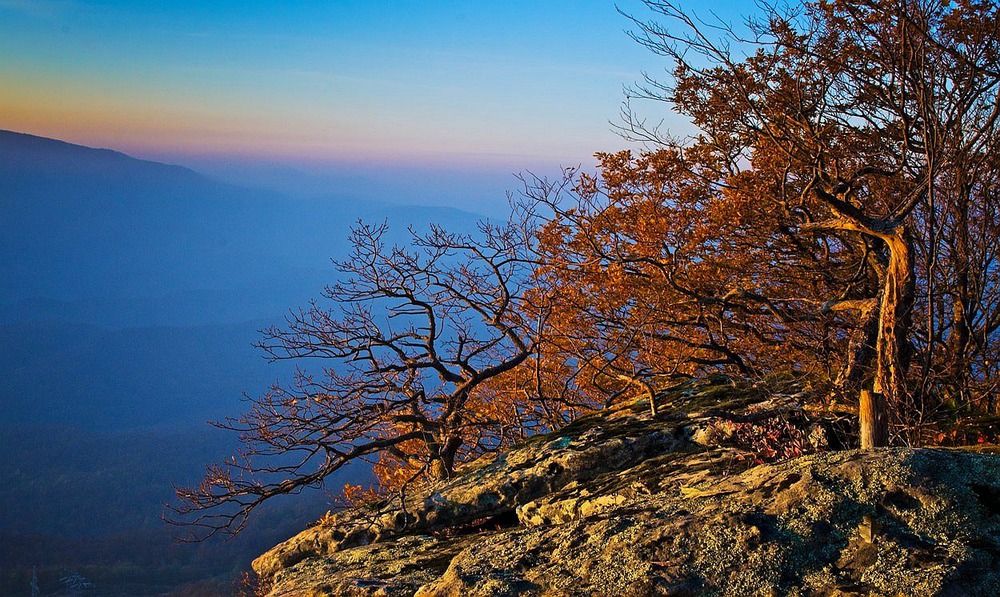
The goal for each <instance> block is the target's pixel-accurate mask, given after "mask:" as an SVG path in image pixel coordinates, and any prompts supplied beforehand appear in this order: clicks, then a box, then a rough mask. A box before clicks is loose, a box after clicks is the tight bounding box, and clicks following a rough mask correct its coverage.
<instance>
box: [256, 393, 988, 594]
mask: <svg viewBox="0 0 1000 597" xmlns="http://www.w3.org/2000/svg"><path fill="white" fill-rule="evenodd" d="M699 388H700V389H701V390H702V391H703V393H708V392H710V393H711V394H712V402H713V404H715V405H717V406H716V407H714V408H706V407H702V406H701V405H700V404H699V402H700V401H702V400H703V399H704V396H703V395H702V393H699ZM665 398H666V399H672V404H670V405H665V406H668V407H667V408H661V409H660V416H659V417H657V418H656V419H651V418H649V417H648V416H646V415H644V414H643V412H644V411H643V410H641V409H638V408H636V409H631V408H621V409H617V410H612V411H607V412H604V413H600V414H597V415H593V416H590V417H585V418H584V419H582V420H578V421H577V422H575V423H573V424H571V425H570V426H569V427H567V428H566V429H564V430H562V431H560V432H557V433H555V434H552V435H549V436H545V437H539V438H534V439H533V440H531V441H529V442H526V443H525V444H524V445H522V446H520V447H517V448H515V449H513V450H510V451H508V452H506V453H503V454H498V455H492V456H489V457H486V458H484V459H482V460H481V461H479V462H476V463H472V464H471V465H470V466H467V467H466V468H465V469H464V470H462V471H460V473H459V474H458V475H457V476H456V477H455V478H454V479H452V480H450V481H448V482H444V483H439V484H437V485H435V486H427V487H423V488H414V489H411V490H410V491H409V492H408V497H407V499H406V503H405V507H403V508H400V505H399V504H398V502H397V503H396V504H395V510H393V509H392V508H393V507H392V505H391V504H389V503H387V504H384V505H383V506H384V507H385V508H386V509H388V511H387V512H383V513H380V514H379V515H378V516H375V515H373V513H372V512H371V511H367V512H366V511H363V510H349V511H345V512H341V513H339V514H337V515H335V516H333V517H331V518H330V520H328V521H327V522H326V523H325V524H324V525H323V526H318V527H316V528H313V529H309V530H307V531H304V532H303V533H301V534H299V535H298V536H296V537H293V538H292V539H290V540H288V541H286V542H285V543H283V544H282V545H279V546H277V547H275V548H274V549H272V550H271V551H269V552H268V553H267V554H264V555H263V556H261V557H260V558H258V559H257V560H256V561H255V562H254V568H255V570H256V571H257V573H258V574H260V575H261V576H262V577H265V578H267V579H268V580H269V581H271V583H272V587H273V589H272V592H271V595H275V596H278V595H282V596H292V595H301V596H305V595H371V596H375V595H421V596H431V595H478V596H487V595H489V596H496V597H498V596H502V595H567V596H568V595H703V594H704V595H734V596H735V595H740V596H742V595H868V594H875V595H879V594H881V595H952V594H954V595H996V594H1000V456H997V455H993V454H989V453H978V452H975V451H965V450H928V449H904V448H897V449H886V450H879V451H875V452H859V451H852V450H848V451H836V452H834V451H827V452H816V451H815V450H816V447H817V446H815V445H813V444H812V443H810V442H806V443H804V444H803V446H802V451H803V452H804V454H803V455H801V456H798V457H796V458H792V459H789V460H785V461H782V462H766V463H764V464H757V463H758V462H759V461H760V457H761V454H760V453H755V452H754V449H752V447H748V446H745V445H741V444H740V443H739V442H740V438H739V437H734V436H729V437H726V436H724V435H722V436H720V437H718V438H716V439H714V440H712V441H696V440H697V439H698V433H699V430H703V429H708V428H711V427H712V426H717V425H718V424H719V421H720V420H746V421H751V422H753V420H754V417H756V416H757V414H759V413H761V412H765V413H770V412H777V413H780V417H781V418H782V420H783V421H785V422H788V421H791V422H792V423H791V424H792V425H794V428H795V429H800V430H802V431H803V435H804V436H808V434H809V433H812V432H815V429H816V428H817V427H820V428H823V429H828V428H829V426H825V425H826V423H827V422H825V421H823V420H822V417H819V416H817V415H816V414H815V413H807V412H805V411H803V410H801V409H798V410H797V409H796V408H795V406H794V404H792V402H794V401H789V400H787V399H784V400H782V399H780V398H781V397H778V398H779V400H777V402H776V401H775V397H774V396H767V395H765V394H763V393H760V392H755V391H754V390H753V388H746V387H742V388H741V387H733V386H732V385H731V384H729V385H722V384H704V383H703V384H701V385H700V386H699V385H698V384H695V383H692V384H690V385H688V386H685V387H682V388H680V389H679V390H678V391H677V393H676V394H675V395H673V396H666V397H665ZM786 398H787V397H786ZM720 404H721V407H720V406H718V405H720ZM754 405H757V406H756V407H755V406H754ZM695 409H697V412H694V411H695ZM720 413H722V415H724V416H720ZM727 413H728V414H727ZM729 415H734V416H730V417H729V419H726V416H729ZM741 417H742V419H741ZM827 437H829V436H827ZM701 439H704V438H701ZM400 512H405V516H404V517H403V518H400V516H399V514H400Z"/></svg>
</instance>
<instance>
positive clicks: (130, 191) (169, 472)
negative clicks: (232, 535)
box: [0, 131, 477, 595]
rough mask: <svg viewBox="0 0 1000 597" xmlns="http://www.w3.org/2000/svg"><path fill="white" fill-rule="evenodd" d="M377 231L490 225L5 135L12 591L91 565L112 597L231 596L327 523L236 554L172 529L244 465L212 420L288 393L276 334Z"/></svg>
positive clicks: (0, 312)
mask: <svg viewBox="0 0 1000 597" xmlns="http://www.w3.org/2000/svg"><path fill="white" fill-rule="evenodd" d="M331 191H333V192H336V189H331ZM359 219H363V220H367V221H383V220H388V222H389V224H390V228H391V230H392V239H394V240H397V241H398V240H404V239H405V238H406V236H407V232H406V229H407V226H411V225H412V226H415V227H417V228H422V227H426V226H427V225H428V224H431V223H436V224H442V225H444V226H446V227H447V228H449V229H453V230H466V231H467V230H470V229H472V226H473V225H474V223H475V221H476V220H477V217H476V216H475V215H473V214H469V213H465V212H461V211H459V210H455V209H449V208H432V207H412V206H397V205H392V204H389V203H380V202H374V201H362V200H354V199H350V198H339V199H335V198H328V199H310V200H302V199H294V198H291V197H287V196H284V195H282V194H280V193H278V192H275V191H269V190H261V189H252V188H243V187H239V186H234V185H232V184H227V183H223V182H219V181H216V180H213V179H212V178H210V177H207V176H204V175H202V174H200V173H198V172H196V171H195V170H191V169H189V168H185V167H182V166H171V165H167V164H161V163H158V162H153V161H147V160H140V159H136V158H133V157H130V156H128V155H126V154H124V153H120V152H117V151H113V150H109V149H94V148H90V147H85V146H81V145H74V144H72V143H65V142H63V141H57V140H54V139H47V138H44V137H37V136H34V135H27V134H23V133H15V132H11V131H0V375H2V376H3V379H4V383H3V384H2V385H0V404H2V405H3V412H4V417H5V418H4V420H3V425H4V426H5V427H4V428H3V429H0V474H3V475H5V476H4V479H5V482H4V489H3V490H0V506H2V508H3V510H4V511H5V512H8V513H9V516H7V517H6V518H4V520H3V523H2V524H0V543H3V544H4V545H5V546H6V549H2V550H0V576H3V579H0V594H5V595H6V594H19V593H22V592H26V591H27V587H28V583H29V580H30V578H31V575H32V569H33V567H34V566H36V565H37V566H38V575H39V578H40V580H41V582H42V584H43V586H46V585H45V583H46V582H49V583H50V584H51V583H53V582H56V581H57V579H58V578H59V576H60V575H62V574H64V572H65V571H67V570H73V569H74V568H76V569H81V570H82V569H83V568H84V567H85V570H84V571H85V572H86V576H87V578H88V579H90V580H93V581H95V583H96V584H97V585H98V586H99V587H102V588H104V589H108V590H111V589H110V587H116V586H117V587H118V588H117V589H116V590H117V592H111V593H102V594H127V595H141V594H157V595H160V594H164V593H166V592H167V591H169V590H170V589H171V588H176V587H178V586H179V584H180V583H183V582H187V581H191V580H194V579H206V578H210V577H217V580H219V577H221V580H219V582H221V586H222V587H223V590H222V591H220V592H217V593H215V594H229V593H230V592H231V587H230V585H229V581H228V580H227V577H228V576H229V575H231V574H232V573H233V572H234V571H236V570H238V569H239V567H240V566H245V565H247V564H248V563H249V559H250V556H251V555H253V554H256V553H259V552H260V551H261V550H263V549H264V548H265V547H267V546H268V545H272V544H273V543H274V542H275V541H277V540H278V538H280V537H282V536H287V535H288V534H289V533H291V532H294V531H296V530H298V529H300V528H302V525H304V524H305V523H306V522H307V521H310V520H314V519H315V518H316V517H318V516H319V515H320V514H322V512H323V511H325V509H326V508H327V507H328V505H327V504H326V503H325V502H326V500H325V499H324V496H323V494H321V493H319V494H317V495H315V496H314V498H313V499H312V500H307V502H308V503H305V504H302V506H301V509H299V506H296V507H295V508H293V509H291V510H288V509H284V508H283V509H275V510H274V516H273V517H271V518H270V519H269V518H268V517H264V518H263V519H262V520H261V522H260V523H258V525H257V526H256V527H254V528H251V529H250V530H249V534H247V535H244V536H242V537H240V538H238V539H237V540H236V541H233V542H230V543H226V544H225V547H220V545H219V544H213V545H212V546H208V547H205V546H202V547H191V546H178V545H173V544H171V541H170V535H171V534H172V533H173V532H174V530H173V529H166V528H163V526H162V524H161V522H160V521H159V520H158V518H157V516H158V514H159V513H160V512H161V510H162V504H163V502H164V501H167V500H169V499H170V496H171V485H172V484H175V483H176V484H180V483H192V482H195V481H196V480H197V479H199V478H201V474H202V472H203V467H204V466H205V465H207V464H209V463H210V462H212V461H215V460H219V459H220V458H221V457H222V456H224V455H226V454H230V453H231V450H232V449H233V444H234V443H235V438H234V437H232V436H229V435H226V434H221V433H219V432H212V431H211V430H210V429H208V428H207V427H206V426H205V422H207V421H210V420H218V419H221V418H224V417H227V416H238V415H240V414H241V411H242V409H243V405H242V404H241V403H240V397H241V396H242V395H243V393H244V392H246V393H249V394H257V393H260V392H263V391H266V389H267V387H268V385H269V384H271V383H273V382H274V381H275V380H276V379H279V378H287V375H288V374H289V371H288V367H287V366H267V365H266V362H265V360H264V359H263V358H262V355H261V354H260V353H259V352H258V351H256V350H254V349H253V348H252V346H251V344H252V343H253V342H254V341H255V340H257V339H258V338H259V333H258V332H257V330H258V329H259V328H261V327H263V326H265V325H267V324H269V323H272V322H280V321H281V319H282V316H283V315H284V314H285V313H287V312H288V310H289V309H296V308H298V307H303V306H306V304H307V302H308V301H309V300H310V299H312V298H318V297H319V295H320V292H321V290H322V288H323V286H324V285H325V284H328V283H331V282H333V281H334V279H335V275H336V272H335V270H334V269H333V268H332V267H331V265H330V259H331V258H332V259H343V258H345V257H347V251H348V249H349V245H348V243H347V235H348V233H349V230H350V226H351V225H352V224H353V223H354V222H356V221H357V220H359ZM366 474H367V472H366V471H364V470H359V471H356V472H354V473H350V474H349V475H347V476H345V477H342V478H341V480H340V481H339V482H344V481H347V480H352V481H354V482H358V481H359V480H360V479H362V478H364V477H365V475H366ZM329 489H330V490H331V491H332V492H336V491H337V490H338V489H339V486H338V485H337V482H332V483H331V485H330V487H329ZM296 503H299V502H296ZM126 585H127V586H126ZM123 587H125V588H123ZM176 591H177V592H176V593H175V594H195V593H197V594H211V593H198V592H197V591H195V590H190V591H189V590H187V589H184V588H176Z"/></svg>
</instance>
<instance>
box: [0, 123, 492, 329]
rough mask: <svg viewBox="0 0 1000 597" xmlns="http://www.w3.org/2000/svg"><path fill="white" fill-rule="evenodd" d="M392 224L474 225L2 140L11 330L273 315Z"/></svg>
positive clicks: (453, 213) (1, 290)
mask: <svg viewBox="0 0 1000 597" xmlns="http://www.w3.org/2000/svg"><path fill="white" fill-rule="evenodd" d="M335 191H336V190H335V189H331V193H333V192H335ZM386 218H388V219H389V221H390V223H391V225H392V228H393V231H394V238H396V239H400V238H403V237H404V236H405V231H406V227H407V226H410V225H414V226H416V227H418V228H422V227H426V225H427V224H428V223H432V222H433V223H440V224H444V225H446V226H449V227H453V228H455V227H458V228H468V227H469V226H470V225H471V223H472V222H474V221H475V219H476V217H475V216H473V215H472V214H468V213H464V212H461V211H458V210H454V209H447V208H428V207H412V206H396V205H391V204H389V203H375V202H371V201H357V200H352V199H350V198H342V197H341V198H338V197H335V196H331V197H329V198H326V199H314V200H301V199H291V198H288V197H285V196H282V195H280V194H278V193H276V192H273V191H267V190H260V189H247V188H241V187H237V186H233V185H228V184H223V183H220V182H216V181H214V180H211V179H209V178H207V177H204V176H202V175H200V174H197V173H195V172H193V171H191V170H188V169H186V168H181V167H177V166H168V165H164V164H159V163H155V162H149V161H144V160H137V159H134V158H131V157H128V156H126V155H124V154H121V153H117V152H114V151H109V150H100V149H91V148H87V147H82V146H79V145H72V144H68V143H63V142H61V141H55V140H51V139H44V138H40V137H34V136H31V135H24V134H20V133H12V132H6V131H0V256H2V257H3V259H0V279H3V280H4V284H3V285H0V305H6V307H7V309H6V315H5V316H4V320H6V321H12V320H23V318H29V319H38V318H55V319H59V320H64V319H66V318H67V316H72V317H73V319H74V320H76V321H88V322H94V323H111V324H117V325H132V324H140V323H159V324H171V323H173V324H186V323H218V322H219V321H220V319H207V318H206V317H205V316H204V313H205V311H203V310H202V309H199V305H200V304H201V305H204V306H205V308H206V310H207V312H208V313H211V314H212V316H213V317H217V318H225V320H226V321H243V320H247V319H255V318H260V317H270V316H272V315H273V314H274V313H275V310H276V309H277V308H278V306H279V305H281V306H282V307H281V309H284V308H287V307H291V306H294V305H296V304H300V303H302V302H304V301H305V300H306V299H308V298H310V297H312V296H315V295H316V294H318V292H319V290H320V288H321V287H322V285H323V284H324V283H325V282H329V281H330V277H331V275H332V272H331V269H330V267H329V259H330V258H335V257H342V256H344V255H345V253H346V251H347V248H348V245H347V242H346V236H347V234H348V232H349V228H350V226H351V225H352V224H354V223H355V222H356V221H357V220H359V219H361V220H366V221H381V220H383V219H386ZM178 298H179V299H180V300H177V299H178ZM223 303H224V306H220V304H223ZM62 307H66V310H65V311H62V310H61V308H62ZM46 308H48V309H51V310H46ZM119 313H121V315H119ZM81 318H82V319H81Z"/></svg>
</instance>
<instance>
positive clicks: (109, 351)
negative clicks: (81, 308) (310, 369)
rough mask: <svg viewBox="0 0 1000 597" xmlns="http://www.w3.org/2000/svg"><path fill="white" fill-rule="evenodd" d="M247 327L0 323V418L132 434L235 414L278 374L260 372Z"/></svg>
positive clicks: (278, 370) (263, 368)
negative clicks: (247, 396) (0, 414)
mask: <svg viewBox="0 0 1000 597" xmlns="http://www.w3.org/2000/svg"><path fill="white" fill-rule="evenodd" d="M258 327H260V326H258V325H255V324H253V323H245V324H219V325H210V326H192V327H162V326H149V327H134V328H105V327H99V326H94V325H89V324H72V323H56V322H39V323H18V324H9V325H0V338H5V340H4V341H3V342H0V371H3V372H4V383H3V387H2V389H0V395H2V396H3V397H4V417H5V420H6V421H7V422H8V423H10V422H18V423H20V424H25V425H38V424H61V425H75V426H78V427H83V428H87V429H106V430H110V429H136V428H145V427H152V426H160V427H164V426H171V427H173V426H178V425H191V424H201V423H204V422H206V421H209V420H217V419H221V418H223V417H225V416H226V415H235V414H238V413H239V412H240V411H241V410H242V408H243V405H242V404H241V402H240V396H241V394H242V392H244V391H249V392H253V393H256V392H260V391H262V390H264V389H266V388H267V386H268V385H269V384H270V383H272V382H273V381H274V380H275V379H276V378H278V377H279V376H280V375H282V374H283V373H285V372H287V370H288V367H287V366H286V367H280V366H270V367H269V366H267V364H266V362H265V361H264V359H263V357H262V355H261V353H259V352H258V351H257V350H255V349H254V348H253V347H252V343H253V342H255V341H256V340H257V339H258V333H257V331H256V330H257V328H258Z"/></svg>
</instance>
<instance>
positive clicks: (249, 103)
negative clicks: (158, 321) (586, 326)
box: [0, 0, 724, 172]
mask: <svg viewBox="0 0 1000 597" xmlns="http://www.w3.org/2000/svg"><path fill="white" fill-rule="evenodd" d="M618 4H619V6H620V7H621V8H622V9H623V10H625V11H626V12H630V13H633V14H636V15H639V16H642V17H645V16H648V15H649V13H648V11H647V10H646V9H645V8H644V7H643V6H642V3H641V2H640V1H639V0H620V1H619V3H618ZM723 6H724V5H723ZM695 9H696V10H698V7H697V6H695ZM706 10H707V9H706ZM716 10H718V9H717V8H716ZM629 25H630V23H629V22H628V20H627V19H626V18H624V17H623V16H621V15H620V14H618V12H617V11H616V6H615V4H614V3H613V2H610V1H606V0H575V1H569V0H554V1H545V2H528V1H521V0H515V1H504V2H475V1H457V0H451V1H437V2H433V1H420V2H417V1H412V0H400V1H393V2H376V1H367V2H366V1H357V0H345V1H339V2H187V1H178V2H149V1H139V2H123V1H104V2H91V1H84V0H0V80H2V81H3V85H0V128H7V129H13V130H18V131H23V132H30V133H35V134H40V135H45V136H52V137H57V138H62V139H66V140H69V141H74V142H79V143H83V144H87V145H98V146H104V147H112V148H115V149H120V150H123V151H127V152H129V153H132V154H135V155H140V156H147V157H153V158H156V159H165V160H171V159H172V160H173V161H181V162H184V161H187V162H191V161H196V160H198V159H202V158H204V159H216V160H217V159H219V158H225V157H230V158H234V159H237V158H238V159H244V160H247V159H252V160H265V161H271V162H281V163H284V164H297V165H304V164H313V165H316V164H324V163H329V164H333V163H336V164H340V165H344V164H364V165H372V164H385V163H392V164H399V165H406V166H408V167H417V166H419V167H429V168H450V169H463V170H467V171H477V170H484V169H485V170H490V171H505V172H507V171H516V170H520V169H532V168H547V167H551V166H552V165H554V164H561V165H572V164H578V163H581V162H586V161H587V160H588V158H589V156H590V155H591V154H592V153H593V152H595V151H598V150H611V149H618V148H621V147H623V146H626V143H625V142H624V141H623V140H621V139H619V138H618V137H617V136H616V135H615V134H614V133H613V132H612V130H611V125H610V124H609V121H613V120H615V118H616V117H617V114H618V109H619V107H620V104H621V101H622V97H623V94H622V86H623V85H626V84H629V83H632V82H634V81H635V80H637V79H638V78H639V77H640V76H641V73H642V72H643V71H644V70H646V71H651V72H657V71H662V68H663V67H664V64H663V63H662V62H660V61H659V59H658V58H656V57H655V56H653V55H651V54H650V53H649V52H648V51H646V50H645V49H643V48H641V47H639V46H638V45H637V44H635V43H634V42H633V41H632V40H631V39H629V38H628V36H627V35H626V33H625V31H626V30H627V29H628V28H629ZM650 111H651V116H652V117H653V118H663V117H665V118H668V121H669V119H670V118H671V115H670V113H669V112H668V111H667V110H665V108H664V107H663V106H650ZM679 125H680V123H678V126H679Z"/></svg>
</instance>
